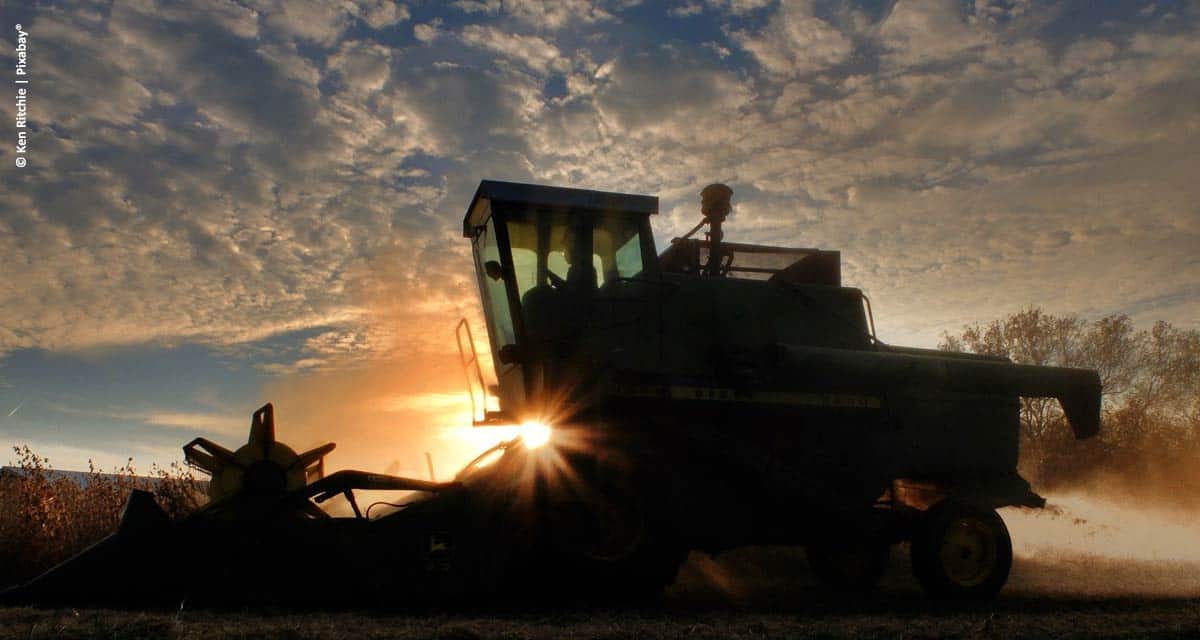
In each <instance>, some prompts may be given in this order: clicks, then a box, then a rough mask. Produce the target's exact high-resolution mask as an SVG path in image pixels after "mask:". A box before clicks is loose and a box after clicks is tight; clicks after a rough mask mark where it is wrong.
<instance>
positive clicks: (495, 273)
mask: <svg viewBox="0 0 1200 640" xmlns="http://www.w3.org/2000/svg"><path fill="white" fill-rule="evenodd" d="M483 272H484V273H486V274H487V277H489V278H491V279H492V280H496V281H500V280H502V279H504V269H503V268H502V267H501V266H500V263H499V262H497V261H495V260H488V261H487V262H485V263H483Z"/></svg>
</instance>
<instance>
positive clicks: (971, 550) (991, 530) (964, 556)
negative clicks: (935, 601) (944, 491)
mask: <svg viewBox="0 0 1200 640" xmlns="http://www.w3.org/2000/svg"><path fill="white" fill-rule="evenodd" d="M912 567H913V574H914V575H915V576H916V578H917V580H918V581H919V582H920V583H921V586H922V587H924V589H925V591H926V592H927V593H929V594H930V595H932V596H936V597H942V598H955V599H964V600H986V599H990V598H993V597H995V595H996V594H997V593H999V592H1000V589H1001V588H1002V587H1003V586H1004V583H1005V582H1006V581H1007V580H1008V573H1009V571H1010V570H1011V569H1012V538H1010V537H1009V535H1008V528H1007V527H1005V526H1004V521H1003V520H1001V519H1000V515H999V514H997V513H996V511H995V510H993V509H986V508H982V507H977V506H974V505H970V504H966V503H961V502H955V501H946V502H942V503H941V504H938V505H936V506H934V507H933V508H931V509H929V511H927V512H925V515H924V517H923V519H922V522H921V523H920V524H919V526H918V527H917V531H916V534H915V535H914V536H913V541H912Z"/></svg>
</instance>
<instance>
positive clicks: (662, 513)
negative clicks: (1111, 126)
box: [6, 181, 1100, 606]
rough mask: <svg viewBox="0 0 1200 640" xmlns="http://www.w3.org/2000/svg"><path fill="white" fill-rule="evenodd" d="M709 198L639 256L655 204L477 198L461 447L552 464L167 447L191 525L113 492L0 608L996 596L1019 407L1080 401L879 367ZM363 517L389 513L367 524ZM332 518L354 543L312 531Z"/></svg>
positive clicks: (823, 262)
mask: <svg viewBox="0 0 1200 640" xmlns="http://www.w3.org/2000/svg"><path fill="white" fill-rule="evenodd" d="M730 197H731V191H730V190H729V189H728V188H727V187H725V186H723V185H711V186H710V187H708V188H706V189H705V190H704V192H703V193H702V212H703V214H704V218H703V220H702V222H701V223H700V224H699V225H697V226H696V228H695V229H693V230H692V232H691V233H689V234H688V235H687V236H685V237H683V238H678V239H675V240H673V241H672V242H671V245H670V246H669V247H667V248H666V250H665V251H663V252H662V253H661V254H658V253H657V251H656V248H655V243H654V236H653V235H652V234H651V230H650V216H651V215H653V214H655V213H657V211H658V199H657V198H654V197H649V196H637V195H625V194H618V193H603V192H598V191H586V190H580V189H564V188H557V187H546V186H536V185H526V184H515V183H507V182H494V181H484V182H482V183H480V185H479V189H478V190H477V191H476V193H475V197H474V199H473V200H472V201H471V204H470V206H469V207H468V208H467V212H466V217H465V219H464V220H463V235H464V237H465V238H467V239H468V240H470V242H471V243H472V246H473V248H474V256H475V270H476V275H477V277H478V281H479V288H480V296H481V300H482V303H483V309H484V316H485V317H486V321H487V332H488V338H489V344H490V345H491V349H492V352H491V356H492V357H491V359H492V361H493V362H494V363H495V369H496V371H495V374H496V381H497V384H496V385H494V386H492V387H488V386H485V383H484V376H483V372H482V370H481V368H480V360H479V358H478V357H477V354H476V353H475V348H474V341H473V340H472V338H471V336H470V329H469V327H468V326H467V324H466V323H465V321H464V322H462V323H460V324H459V326H458V339H459V348H460V352H461V354H462V356H463V364H464V367H465V368H466V370H467V372H468V379H469V380H470V393H471V400H472V407H473V409H474V411H475V416H474V420H475V423H476V425H477V426H480V427H486V426H488V425H502V424H504V425H512V424H521V423H541V424H545V425H548V426H549V430H548V432H546V433H543V434H542V435H543V436H545V435H548V436H549V437H548V438H539V439H538V440H539V441H534V440H531V439H529V438H521V437H518V438H515V439H513V440H511V441H509V442H505V443H503V444H501V445H499V446H497V447H495V448H493V449H492V450H490V451H488V452H486V453H485V454H484V455H483V456H481V457H480V458H479V459H477V460H476V461H475V462H473V463H472V464H470V465H468V466H467V468H465V469H464V470H463V471H462V472H460V473H459V474H458V476H457V477H456V478H455V479H454V481H452V482H445V483H435V482H426V481H422V480H415V479H409V478H400V477H393V476H387V475H381V474H375V473H367V472H361V471H339V472H336V473H333V474H331V475H328V476H325V475H324V473H323V462H322V459H323V456H324V455H325V454H327V453H328V452H329V451H330V450H332V449H333V444H328V445H325V446H324V447H320V448H317V449H314V450H312V451H308V452H305V453H302V454H297V453H295V452H294V451H293V450H292V449H290V448H288V447H287V446H285V445H283V444H281V443H279V442H277V441H276V440H275V433H274V431H275V429H274V416H273V410H272V407H271V406H270V405H267V406H265V407H263V408H262V409H260V410H259V411H257V412H256V413H255V414H254V417H253V421H252V426H251V430H250V438H249V442H248V443H247V444H246V445H244V446H242V447H241V448H239V449H237V450H236V451H230V450H228V449H226V448H224V447H222V446H220V445H218V444H216V443H213V442H210V441H208V440H204V439H200V438H198V439H196V440H194V441H192V442H191V443H189V444H188V445H187V446H185V447H184V451H185V454H186V457H187V460H188V461H189V462H190V463H191V464H193V465H194V466H196V467H199V468H200V469H203V470H205V471H207V472H208V473H209V474H211V476H212V482H211V483H210V485H209V494H210V498H211V500H210V502H209V504H208V505H207V506H206V507H204V508H203V509H201V510H200V511H199V512H198V513H196V514H195V515H193V516H191V517H189V518H187V519H185V520H182V521H179V522H171V521H169V520H168V518H167V517H166V516H165V515H164V514H163V513H162V511H161V510H159V509H158V507H157V505H156V504H155V502H154V499H153V497H152V496H150V495H149V494H144V493H135V494H134V495H132V496H131V497H130V500H129V502H128V504H127V506H126V509H125V513H124V516H123V518H122V521H121V524H120V527H119V530H118V531H117V532H116V533H114V534H113V535H112V536H110V537H109V538H107V539H105V540H104V541H102V542H100V543H99V544H97V545H96V546H94V547H92V548H91V549H89V550H87V551H85V552H83V553H82V554H80V555H79V556H77V557H76V558H74V559H72V560H70V561H68V562H66V563H64V564H63V565H60V566H59V567H57V568H55V569H53V570H51V571H50V572H48V573H46V574H45V575H43V576H41V577H40V578H38V579H36V580H34V581H32V582H30V583H28V584H26V585H23V586H21V587H19V588H17V589H15V590H12V591H10V592H9V593H8V594H7V597H6V600H8V601H10V602H13V601H23V602H84V601H93V602H94V601H115V602H126V603H127V602H154V601H161V602H171V603H178V602H179V601H180V600H183V599H188V600H189V601H191V602H196V601H201V602H210V603H239V604H244V603H254V602H289V603H315V604H322V605H328V604H354V605H356V606H361V605H375V606H404V605H406V604H410V603H414V602H425V603H443V602H447V601H451V600H455V599H457V598H468V597H469V598H474V599H477V600H483V601H487V600H489V599H494V598H498V597H501V596H505V597H511V596H512V595H513V594H526V595H527V596H528V595H529V594H540V596H536V595H535V597H548V596H555V597H561V596H565V595H568V594H569V595H571V596H572V597H600V598H608V597H614V596H615V597H621V598H627V597H640V596H652V595H653V594H656V593H658V592H660V591H661V589H662V588H663V587H664V586H665V585H667V584H669V583H670V582H671V581H672V580H673V579H674V577H675V575H676V573H677V571H678V569H679V567H680V564H681V563H682V562H683V560H684V558H685V557H686V555H687V553H688V552H689V551H690V550H700V551H704V552H709V553H717V552H721V551H724V550H728V549H732V548H735V547H740V546H746V545H803V546H804V547H805V548H806V550H807V554H808V558H809V560H810V564H811V565H812V568H813V569H814V571H815V573H816V574H817V575H818V576H819V577H820V578H821V579H822V580H824V581H826V582H827V583H829V584H831V585H833V586H836V587H839V588H844V589H864V588H869V587H870V586H872V585H874V584H875V582H876V581H877V580H878V579H879V577H880V575H881V573H882V572H883V569H884V566H885V564H886V561H887V557H888V553H889V550H890V548H891V547H892V545H895V544H897V543H900V542H910V543H911V550H912V567H913V571H914V573H915V574H916V577H917V578H918V580H919V581H920V583H921V585H922V586H923V587H924V588H925V589H926V590H927V591H928V592H929V593H930V594H931V595H934V596H938V597H953V598H990V597H992V596H994V595H995V594H996V593H997V592H998V591H999V590H1000V589H1001V587H1002V586H1003V585H1004V583H1005V580H1006V579H1007V577H1008V573H1009V569H1010V567H1011V564H1012V546H1011V541H1010V538H1009V534H1008V531H1007V530H1006V528H1005V526H1004V522H1003V521H1002V520H1001V519H1000V516H999V515H998V514H997V513H996V509H997V508H999V507H1004V506H1011V505H1021V506H1026V507H1041V506H1043V505H1044V503H1045V501H1044V500H1043V499H1042V498H1041V497H1039V496H1038V495H1037V494H1036V493H1034V492H1033V491H1032V490H1031V488H1030V486H1029V483H1028V482H1026V481H1025V480H1024V479H1023V478H1021V477H1020V476H1019V475H1018V474H1017V455H1018V434H1019V429H1020V425H1019V419H1018V417H1019V416H1018V414H1019V403H1018V398H1019V397H1021V396H1037V397H1054V398H1057V399H1058V400H1059V402H1060V403H1061V405H1062V408H1063V411H1064V413H1065V414H1066V417H1067V419H1068V420H1069V422H1070V425H1071V427H1072V428H1073V430H1074V433H1075V436H1076V437H1077V438H1081V439H1082V438H1088V437H1091V436H1093V435H1095V434H1096V433H1097V431H1098V430H1099V421H1100V381H1099V377H1098V375H1097V374H1096V372H1094V371H1089V370H1081V369H1068V368H1055V367H1034V366H1023V365H1016V364H1013V363H1011V362H1009V361H1008V360H1006V359H1003V358H994V357H986V356H978V355H969V354H958V353H947V352H941V351H931V350H925V349H913V348H905V347H894V346H890V345H886V344H884V343H882V342H880V341H879V340H878V339H877V338H876V336H875V332H874V322H873V319H872V316H871V310H870V303H869V301H868V300H867V298H866V297H865V296H864V295H863V293H862V292H861V291H860V290H858V289H855V288H851V287H844V286H842V282H841V272H840V254H839V253H838V252H836V251H826V250H820V249H798V248H781V247H768V246H761V245H750V244H735V243H731V242H725V241H724V239H723V231H722V223H723V222H724V219H725V217H726V215H727V214H728V213H729V211H730ZM705 225H707V227H708V229H707V232H706V234H705V239H699V238H692V237H691V236H692V235H693V234H694V233H695V232H696V231H699V230H700V229H701V228H702V227H704V226H705ZM489 396H494V398H489ZM489 399H494V400H498V403H497V404H498V407H499V410H498V411H493V410H489V409H490V407H489V404H490V403H489ZM543 439H544V440H547V441H546V442H541V441H540V440H543ZM365 490H372V491H395V492H408V493H406V494H404V495H405V496H407V497H402V498H400V499H402V500H406V502H405V503H404V504H403V506H402V508H399V509H394V510H392V511H391V512H389V513H386V514H383V515H380V514H375V515H377V517H374V518H372V517H371V516H372V514H371V510H370V509H368V510H366V511H363V510H362V509H360V508H359V506H358V503H357V502H356V492H361V491H365ZM414 492H415V493H414ZM335 496H344V497H345V498H346V499H348V500H349V502H350V505H351V506H352V510H353V514H354V515H353V516H352V517H351V516H347V517H331V516H330V515H328V514H327V512H326V511H325V510H323V509H321V508H320V507H319V506H318V505H319V504H320V503H322V502H325V501H326V500H328V499H330V498H332V497H335Z"/></svg>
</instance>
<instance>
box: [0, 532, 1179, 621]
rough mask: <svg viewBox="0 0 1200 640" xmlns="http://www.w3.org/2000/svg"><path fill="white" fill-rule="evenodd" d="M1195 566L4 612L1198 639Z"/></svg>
mask: <svg viewBox="0 0 1200 640" xmlns="http://www.w3.org/2000/svg"><path fill="white" fill-rule="evenodd" d="M1198 633H1200V565H1196V564H1190V563H1178V562H1147V561H1133V560H1113V559H1105V558H1099V557H1094V556H1075V557H1052V558H1044V557H1034V558H1020V559H1018V561H1017V563H1016V565H1015V567H1014V569H1013V576H1012V579H1011V580H1010V582H1009V585H1008V587H1007V588H1006V589H1005V591H1004V592H1003V593H1002V595H1001V597H1000V599H998V600H997V601H995V602H991V603H987V604H975V605H964V604H955V603H946V602H933V601H929V600H926V599H925V598H924V597H923V596H922V595H921V593H920V591H919V588H918V586H917V584H916V583H915V581H914V580H913V579H912V578H910V577H909V576H908V567H907V563H906V561H905V558H904V554H903V553H897V554H896V558H895V560H894V561H893V564H892V566H891V567H890V568H889V570H888V574H887V575H886V576H885V578H884V584H883V585H882V589H881V590H880V592H879V593H877V594H875V595H872V596H868V597H859V598H851V597H844V596H836V595H832V594H829V593H826V592H825V591H824V590H823V589H822V588H820V587H819V586H817V585H816V583H814V582H813V581H812V579H811V576H810V574H809V572H808V567H807V563H806V562H805V560H804V557H803V554H802V553H799V552H797V551H793V550H788V549H750V550H743V551H737V552H734V553H732V554H729V555H727V556H723V557H722V558H721V559H720V560H719V561H716V560H712V559H710V558H708V557H707V556H702V555H697V554H693V555H692V557H691V558H690V559H689V562H688V564H687V565H686V566H685V567H684V570H683V571H682V572H681V575H680V578H679V580H678V581H677V583H676V584H675V585H674V586H673V587H671V589H670V590H669V591H668V592H667V594H666V595H665V596H664V598H663V601H662V603H661V604H660V605H658V606H655V607H643V608H615V609H614V608H588V607H582V606H580V607H571V608H566V609H555V610H546V609H538V608H530V609H528V610H523V611H512V610H504V611H489V610H476V611H468V612H424V613H395V614H393V613H380V612H311V611H283V610H278V611H266V612H260V611H255V612H247V611H197V610H191V609H188V608H187V607H186V604H185V606H184V607H183V609H182V610H178V611H176V610H171V611H164V610H157V611H112V610H90V609H84V610H71V609H67V610H62V609H58V610H38V609H29V608H10V609H0V638H49V637H77V638H197V639H199V638H212V637H223V636H224V637H240V638H452V639H470V638H558V637H571V638H780V637H800V636H805V637H808V636H817V637H847V638H849V637H854V638H873V637H879V638H932V637H958V638H1019V637H1047V636H1054V637H1087V636H1104V637H1131V638H1145V637H1196V635H1197V634H1198Z"/></svg>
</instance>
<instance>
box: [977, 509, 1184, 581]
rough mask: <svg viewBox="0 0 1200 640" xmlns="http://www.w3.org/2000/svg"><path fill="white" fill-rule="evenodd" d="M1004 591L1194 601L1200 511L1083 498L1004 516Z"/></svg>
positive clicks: (1005, 513)
mask: <svg viewBox="0 0 1200 640" xmlns="http://www.w3.org/2000/svg"><path fill="white" fill-rule="evenodd" d="M1001 515H1002V517H1003V518H1004V521H1005V523H1006V524H1007V525H1008V529H1009V533H1010V534H1011V535H1012V539H1013V553H1014V556H1015V557H1016V565H1015V567H1014V569H1013V573H1012V577H1011V578H1010V581H1009V590H1010V591H1020V592H1027V591H1031V592H1045V593H1055V594H1063V595H1067V594H1074V595H1089V596H1093V595H1100V596H1123V595H1129V596H1134V595H1136V596H1188V597H1195V596H1200V512H1197V511H1196V510H1195V509H1190V508H1179V507H1174V508H1172V507H1166V506H1161V504H1155V503H1141V504H1137V503H1133V502H1131V501H1130V500H1128V499H1125V498H1116V497H1108V496H1099V495H1094V494H1087V493H1082V492H1077V493H1071V494H1065V495H1061V496H1054V497H1051V498H1050V499H1049V502H1048V505H1047V508H1046V509H1042V510H1037V509H1016V508H1013V509H1003V510H1001Z"/></svg>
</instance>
